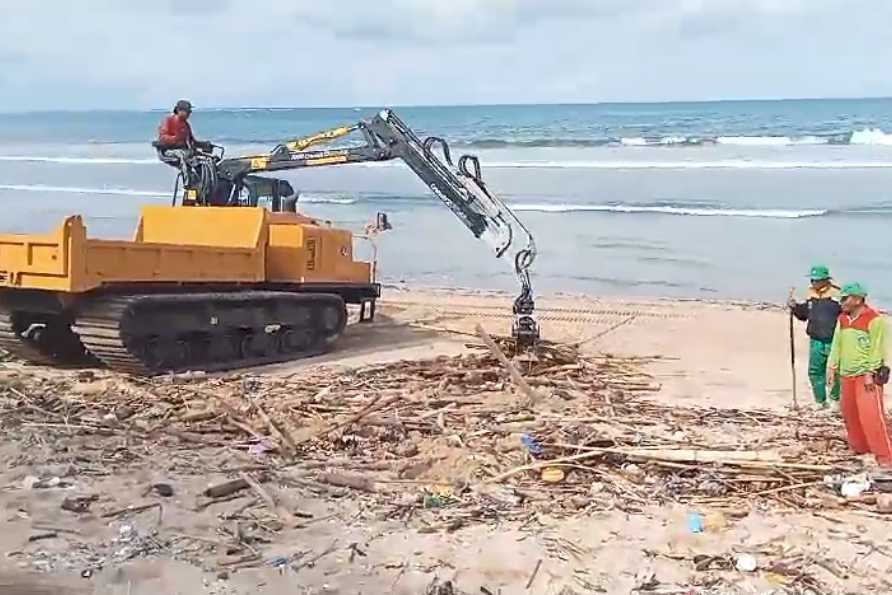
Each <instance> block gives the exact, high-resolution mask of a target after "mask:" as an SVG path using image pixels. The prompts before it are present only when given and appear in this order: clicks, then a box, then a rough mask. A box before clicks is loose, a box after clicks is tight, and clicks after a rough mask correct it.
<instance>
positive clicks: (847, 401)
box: [840, 375, 892, 465]
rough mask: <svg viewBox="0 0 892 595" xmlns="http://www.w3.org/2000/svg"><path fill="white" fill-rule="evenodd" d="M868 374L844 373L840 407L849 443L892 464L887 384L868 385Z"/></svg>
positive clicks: (862, 451)
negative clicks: (865, 380) (884, 406)
mask: <svg viewBox="0 0 892 595" xmlns="http://www.w3.org/2000/svg"><path fill="white" fill-rule="evenodd" d="M864 378H865V376H864V375H861V376H843V377H842V398H841V400H840V410H841V411H842V419H843V421H844V422H845V425H846V437H847V438H848V441H849V447H851V449H852V450H854V451H855V452H856V453H858V454H864V453H868V452H869V453H872V454H873V455H874V456H875V457H876V458H877V462H878V463H879V464H881V465H892V440H890V439H889V430H888V429H887V428H886V412H885V410H884V409H883V387H882V386H879V385H877V384H872V385H870V386H868V385H867V384H865V383H864Z"/></svg>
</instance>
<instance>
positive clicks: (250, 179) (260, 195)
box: [234, 176, 298, 213]
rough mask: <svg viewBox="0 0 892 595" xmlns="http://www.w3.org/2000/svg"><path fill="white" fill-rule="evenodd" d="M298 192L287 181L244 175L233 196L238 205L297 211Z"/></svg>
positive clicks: (274, 211) (276, 211) (279, 210)
mask: <svg viewBox="0 0 892 595" xmlns="http://www.w3.org/2000/svg"><path fill="white" fill-rule="evenodd" d="M297 199H298V194H297V192H295V191H294V188H293V187H292V186H291V184H290V183H289V182H288V180H280V179H278V178H265V177H263V176H245V177H244V179H243V180H242V185H241V188H240V189H239V191H238V194H237V196H236V197H235V201H234V202H235V205H237V206H240V207H263V208H264V209H266V210H268V211H271V212H273V213H283V212H284V213H294V212H296V211H297Z"/></svg>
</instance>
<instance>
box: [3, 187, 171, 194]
mask: <svg viewBox="0 0 892 595" xmlns="http://www.w3.org/2000/svg"><path fill="white" fill-rule="evenodd" d="M0 190H15V191H20V192H68V193H72V194H110V195H115V196H152V197H156V196H167V195H169V194H170V192H153V191H151V190H134V189H131V188H82V187H80V186H50V185H46V184H0Z"/></svg>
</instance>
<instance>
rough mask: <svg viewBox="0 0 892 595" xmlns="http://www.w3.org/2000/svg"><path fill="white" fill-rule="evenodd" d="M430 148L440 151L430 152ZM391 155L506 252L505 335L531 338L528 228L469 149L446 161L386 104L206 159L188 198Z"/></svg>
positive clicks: (525, 341)
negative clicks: (356, 137)
mask: <svg viewBox="0 0 892 595" xmlns="http://www.w3.org/2000/svg"><path fill="white" fill-rule="evenodd" d="M357 132H358V133H360V134H361V135H362V136H363V139H364V143H363V144H361V145H353V146H346V147H340V148H338V147H333V148H326V147H325V146H324V145H327V144H328V143H331V142H332V141H335V140H337V139H340V138H343V137H346V136H348V135H351V134H354V133H357ZM320 145H322V146H321V147H320ZM437 149H439V152H440V153H441V154H442V159H441V158H440V157H439V156H438V155H437V154H436V153H435V150H437ZM392 159H401V160H402V161H403V162H405V163H406V165H408V166H409V168H410V169H411V170H412V171H413V172H414V173H415V175H417V176H418V177H419V178H420V179H421V180H422V181H423V182H424V184H425V185H426V186H427V187H428V188H429V189H430V191H431V192H432V193H433V194H434V195H435V196H436V197H437V198H439V199H440V200H441V201H442V202H443V203H445V204H446V206H447V207H448V208H449V209H450V210H451V211H452V212H453V213H454V214H455V216H456V217H458V219H459V220H460V221H461V222H462V223H463V224H464V225H465V227H467V228H468V229H469V230H470V231H471V233H472V234H473V235H474V237H476V238H478V239H482V240H483V241H485V242H486V243H487V244H488V245H489V246H490V248H491V249H492V250H493V252H494V253H495V256H496V257H497V258H502V257H503V256H505V255H506V254H509V253H510V257H511V259H512V263H513V268H514V273H515V275H516V276H517V279H518V281H519V283H520V294H519V295H518V296H517V298H516V299H515V300H514V307H513V312H514V322H513V325H512V335H513V336H514V338H515V339H516V340H517V342H518V344H519V345H521V346H524V347H528V346H531V345H533V344H534V343H535V342H536V341H537V340H538V339H539V328H538V324H537V323H536V320H535V317H534V309H535V304H534V300H533V289H532V283H531V280H530V267H531V266H532V264H533V261H534V260H535V258H536V244H535V241H534V240H533V236H532V234H531V233H530V231H529V229H528V228H527V227H526V226H525V225H524V224H523V222H522V221H521V220H520V219H519V218H518V217H517V215H515V213H514V212H513V211H512V210H511V209H510V208H509V207H508V205H506V204H505V203H504V202H503V201H502V200H501V199H500V198H498V197H497V196H496V195H494V194H493V193H491V192H490V191H489V189H488V188H487V186H486V184H485V183H484V181H483V175H482V169H481V166H480V161H479V160H478V159H477V157H475V156H473V155H463V156H461V157H460V158H459V159H458V161H457V162H453V160H452V155H451V152H450V150H449V145H448V144H447V143H446V141H445V140H444V139H442V138H438V137H429V138H427V139H424V140H422V139H420V138H419V137H418V136H417V135H416V134H415V133H414V132H413V131H412V130H411V129H410V128H409V127H408V126H407V125H406V124H405V123H404V122H403V121H402V120H401V119H400V118H399V117H397V116H396V114H394V113H393V112H392V111H390V110H383V111H381V112H380V113H378V114H377V115H376V116H375V117H374V118H372V119H371V120H368V121H361V122H359V123H357V124H355V125H352V126H343V127H339V128H334V129H331V130H327V131H324V132H319V133H317V134H313V135H310V136H307V137H302V138H298V139H294V140H290V141H286V142H284V143H282V144H280V145H278V146H277V147H275V148H274V149H273V150H272V151H271V152H269V153H267V154H260V155H249V156H244V157H234V158H228V159H221V160H217V161H214V171H212V172H207V173H206V174H205V175H202V176H199V179H200V180H204V181H205V182H204V183H202V184H199V185H198V188H197V190H196V201H197V202H198V203H199V204H210V203H211V202H212V201H211V196H212V195H216V197H217V198H216V201H213V202H217V203H219V202H220V195H221V192H220V187H221V186H222V187H223V188H224V191H223V193H222V194H224V195H225V194H226V193H227V192H228V194H229V199H228V200H226V201H225V202H224V204H226V203H228V204H233V201H234V197H235V196H237V193H238V191H239V189H240V187H241V186H242V183H243V181H244V180H245V177H246V176H249V175H250V174H256V173H262V172H273V171H282V170H290V169H299V168H303V167H318V166H330V165H345V164H350V163H368V162H375V161H389V160H392ZM205 167H206V168H207V167H208V165H205ZM221 182H222V184H221Z"/></svg>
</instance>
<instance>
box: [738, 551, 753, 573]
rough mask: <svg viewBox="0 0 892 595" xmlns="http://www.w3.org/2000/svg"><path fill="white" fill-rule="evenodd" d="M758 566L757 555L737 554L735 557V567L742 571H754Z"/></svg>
mask: <svg viewBox="0 0 892 595" xmlns="http://www.w3.org/2000/svg"><path fill="white" fill-rule="evenodd" d="M757 567H758V564H757V563H756V558H755V556H752V555H750V554H737V556H736V558H735V559H734V568H736V569H737V570H739V571H740V572H753V571H754V570H756V568H757Z"/></svg>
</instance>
